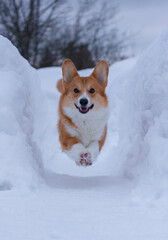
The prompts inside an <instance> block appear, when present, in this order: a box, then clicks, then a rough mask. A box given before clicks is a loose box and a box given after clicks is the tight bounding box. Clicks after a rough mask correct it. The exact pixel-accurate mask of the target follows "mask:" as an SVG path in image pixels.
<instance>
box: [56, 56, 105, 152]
mask: <svg viewBox="0 0 168 240" xmlns="http://www.w3.org/2000/svg"><path fill="white" fill-rule="evenodd" d="M62 71H63V79H60V80H59V81H58V82H57V89H58V91H59V92H60V93H61V97H60V101H59V123H58V130H59V141H60V143H61V147H62V150H63V151H69V150H71V149H72V147H73V146H74V145H75V144H80V143H82V140H81V139H80V137H79V136H80V134H79V136H73V135H71V133H70V132H68V131H67V128H69V129H72V130H73V131H76V132H80V133H81V132H82V129H79V126H78V125H77V124H76V123H75V121H74V120H73V119H72V117H70V116H68V115H67V114H66V113H65V111H64V108H68V109H70V111H71V109H72V111H75V113H77V111H78V109H76V108H75V104H76V105H78V103H79V98H80V97H81V96H83V94H85V95H87V97H88V99H89V102H90V105H93V106H94V107H93V109H92V110H90V111H91V112H92V113H94V112H95V114H96V113H97V111H99V110H101V109H103V108H106V107H107V106H108V99H107V96H106V94H105V88H106V86H107V76H108V65H107V63H106V62H105V61H101V62H99V63H98V64H97V65H96V67H95V69H94V71H93V73H92V74H91V75H90V76H89V77H80V76H79V74H78V73H77V70H76V68H75V66H74V65H73V63H72V62H71V60H69V59H66V60H65V61H64V63H63V66H62ZM75 88H77V89H78V90H79V93H75V92H74V89H75ZM91 88H93V89H94V90H95V92H94V93H90V92H89V91H90V89H91ZM87 114H88V113H87ZM81 115H82V113H79V117H83V116H81ZM86 119H87V118H86ZM93 120H94V119H93ZM106 133H107V127H106V125H105V127H104V130H103V132H102V136H101V139H99V140H98V146H99V151H100V150H101V149H102V146H103V145H104V142H105V139H106ZM85 147H86V146H85Z"/></svg>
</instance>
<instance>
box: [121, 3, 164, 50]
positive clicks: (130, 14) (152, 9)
mask: <svg viewBox="0 0 168 240" xmlns="http://www.w3.org/2000/svg"><path fill="white" fill-rule="evenodd" d="M118 2H119V4H120V13H119V19H120V20H119V22H118V24H119V27H120V28H121V29H122V30H123V31H124V32H127V33H130V34H134V33H135V35H136V37H135V38H134V39H133V52H134V53H135V54H138V53H140V52H142V51H143V50H144V49H145V48H147V47H148V45H150V43H151V42H152V41H153V40H154V39H155V38H156V37H157V36H159V35H160V33H161V32H162V31H163V30H164V29H166V28H168V0H167V1H166V0H118Z"/></svg>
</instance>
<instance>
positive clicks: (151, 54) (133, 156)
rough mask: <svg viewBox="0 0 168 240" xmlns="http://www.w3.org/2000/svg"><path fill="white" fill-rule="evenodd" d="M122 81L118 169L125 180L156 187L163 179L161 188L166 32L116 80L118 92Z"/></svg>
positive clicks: (167, 97)
mask: <svg viewBox="0 0 168 240" xmlns="http://www.w3.org/2000/svg"><path fill="white" fill-rule="evenodd" d="M122 79H124V81H125V85H124V90H123V92H122V93H123V95H122V100H121V99H120V101H122V102H121V103H120V105H119V106H116V107H119V108H120V109H119V115H118V130H119V141H118V146H117V150H116V154H115V161H116V162H119V164H118V166H117V167H118V168H117V170H119V171H120V172H122V174H124V175H125V176H128V177H137V176H141V178H142V179H144V178H145V181H147V179H148V181H150V180H155V181H156V183H155V184H157V182H159V184H160V181H161V179H162V180H163V182H162V183H163V185H164V183H165V182H166V181H165V180H166V179H167V177H168V161H167V159H168V32H165V33H163V34H162V35H161V37H160V38H158V39H157V40H156V41H155V42H154V43H153V44H152V45H151V46H150V47H149V48H148V49H147V50H146V51H145V52H144V54H142V56H140V57H139V59H138V60H137V62H136V64H135V66H134V67H133V68H132V69H131V70H130V71H129V72H127V73H126V74H125V75H121V76H120V78H119V79H115V84H114V85H115V87H116V88H117V90H118V89H119V88H120V82H122ZM113 91H116V89H113ZM118 91H119V90H118ZM146 178H147V179H146Z"/></svg>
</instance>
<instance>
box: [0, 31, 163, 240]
mask: <svg viewBox="0 0 168 240" xmlns="http://www.w3.org/2000/svg"><path fill="white" fill-rule="evenodd" d="M4 49H6V51H4ZM0 51H1V53H3V54H2V58H1V59H0V76H1V78H0V84H1V88H0V89H2V91H0V164H1V168H0V240H1V239H2V240H23V239H24V240H50V239H51V240H52V239H61V240H86V239H88V240H94V239H95V240H104V239H106V240H167V239H168V204H167V202H168V174H167V172H168V164H167V157H168V150H167V149H168V148H167V146H168V123H167V116H168V104H167V103H168V97H167V96H168V64H167V59H168V58H167V57H166V56H168V33H166V34H163V36H161V38H160V39H158V40H157V41H156V43H154V44H153V46H151V49H148V50H147V51H146V53H144V55H142V56H141V57H140V58H139V59H138V61H137V60H136V59H130V60H126V61H122V62H120V63H117V64H114V65H113V66H112V67H111V68H110V76H109V85H108V89H107V93H108V96H109V102H110V108H111V114H110V118H109V122H108V136H107V141H106V143H105V146H104V148H103V150H102V152H101V154H100V156H99V158H98V160H97V162H96V163H95V164H93V165H92V166H90V167H88V168H82V167H78V166H76V165H75V164H74V162H73V161H72V160H70V159H69V158H68V157H67V156H66V155H65V154H64V153H62V152H61V149H60V145H59V141H58V131H57V121H58V112H57V108H58V100H59V93H58V92H57V90H56V88H55V86H56V81H57V80H58V79H59V78H60V77H61V68H46V69H41V70H38V71H35V70H33V69H32V68H31V67H30V66H29V65H28V63H27V62H26V61H25V60H24V59H23V58H21V57H20V55H19V53H18V51H17V50H16V49H15V48H14V47H13V46H12V44H11V43H10V42H9V41H7V40H6V39H4V38H2V37H0ZM151 66H152V67H151ZM91 71H92V70H90V69H88V70H84V71H81V75H88V74H89V73H90V72H91ZM40 84H41V86H40Z"/></svg>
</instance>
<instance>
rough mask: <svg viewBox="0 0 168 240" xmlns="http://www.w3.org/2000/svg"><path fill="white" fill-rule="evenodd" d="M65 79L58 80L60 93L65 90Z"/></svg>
mask: <svg viewBox="0 0 168 240" xmlns="http://www.w3.org/2000/svg"><path fill="white" fill-rule="evenodd" d="M62 81H63V79H60V80H58V82H57V89H58V91H59V92H60V93H63V91H64V86H63V82H62Z"/></svg>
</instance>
